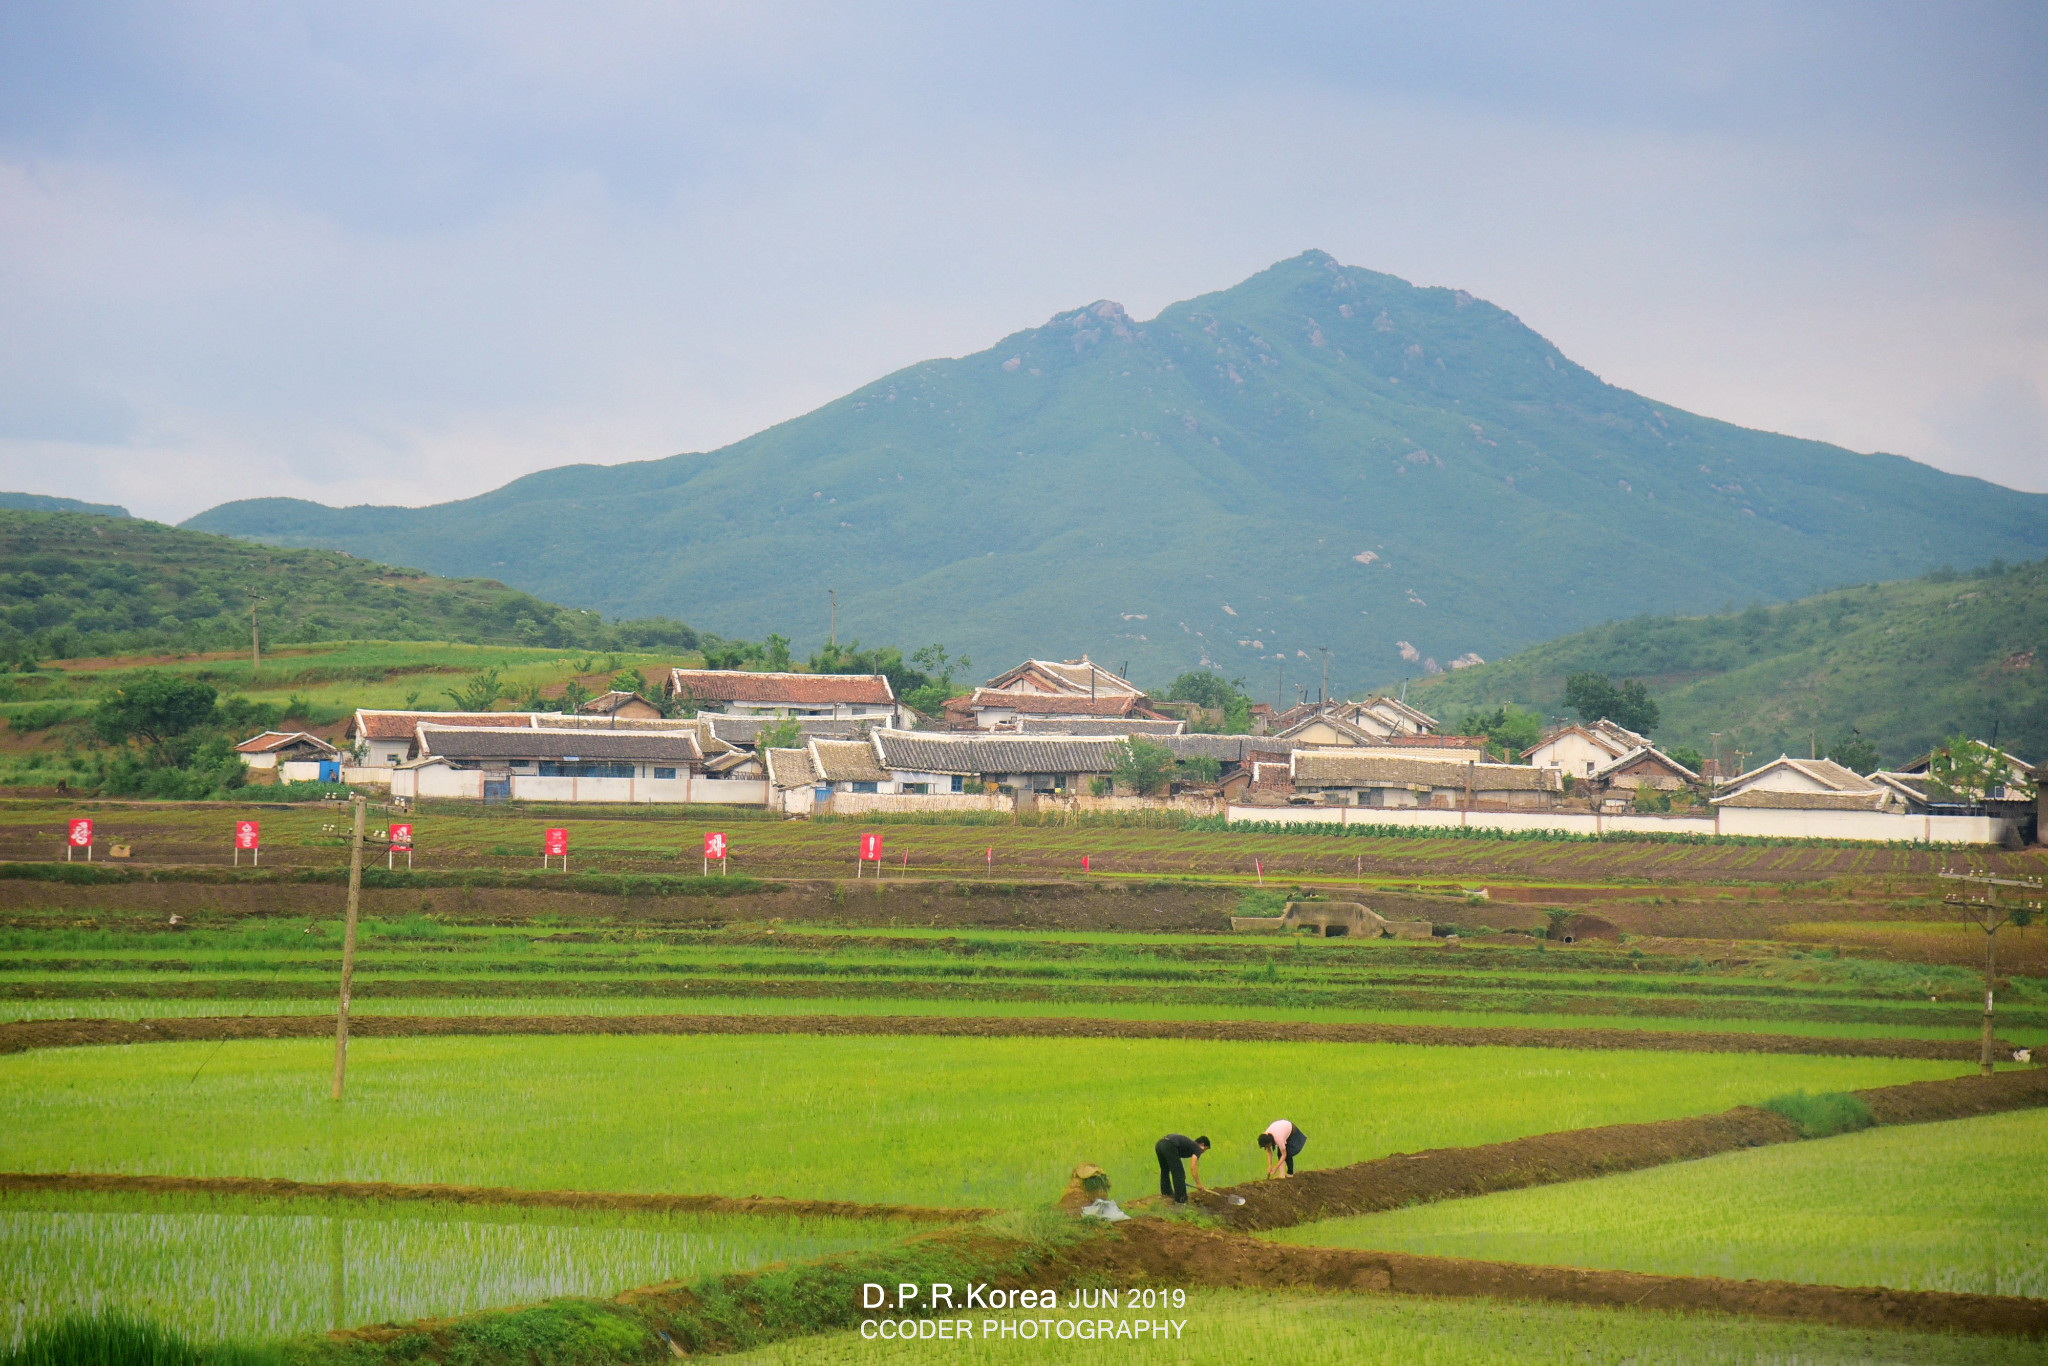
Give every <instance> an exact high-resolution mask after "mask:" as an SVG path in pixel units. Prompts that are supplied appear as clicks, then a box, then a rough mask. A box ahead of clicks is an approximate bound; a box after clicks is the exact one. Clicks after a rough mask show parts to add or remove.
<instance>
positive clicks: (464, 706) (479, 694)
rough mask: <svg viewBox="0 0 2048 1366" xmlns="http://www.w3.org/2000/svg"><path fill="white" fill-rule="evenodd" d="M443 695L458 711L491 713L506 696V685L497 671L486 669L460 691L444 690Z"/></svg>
mask: <svg viewBox="0 0 2048 1366" xmlns="http://www.w3.org/2000/svg"><path fill="white" fill-rule="evenodd" d="M441 693H442V695H443V696H445V697H446V698H447V699H448V700H449V701H450V702H453V703H454V704H455V710H457V711H489V710H490V709H491V708H492V707H494V706H496V705H497V703H498V699H499V698H501V697H503V696H504V695H505V684H504V682H503V681H502V680H501V679H500V678H499V677H498V671H497V670H496V669H485V670H484V671H483V672H482V673H480V674H478V675H477V676H476V677H475V678H472V679H470V680H469V682H467V683H465V684H463V685H462V687H461V688H460V689H456V688H443V689H442V690H441Z"/></svg>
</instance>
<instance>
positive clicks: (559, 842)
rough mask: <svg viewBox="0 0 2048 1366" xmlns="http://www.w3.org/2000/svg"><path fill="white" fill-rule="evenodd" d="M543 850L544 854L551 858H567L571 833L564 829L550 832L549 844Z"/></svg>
mask: <svg viewBox="0 0 2048 1366" xmlns="http://www.w3.org/2000/svg"><path fill="white" fill-rule="evenodd" d="M541 848H542V852H543V853H546V854H549V855H551V856H552V855H554V854H560V855H562V856H563V857H564V858H567V857H568V854H569V832H568V831H567V830H562V829H554V830H550V831H548V842H547V843H546V844H545V845H543V846H542V847H541Z"/></svg>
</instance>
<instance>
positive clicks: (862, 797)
mask: <svg viewBox="0 0 2048 1366" xmlns="http://www.w3.org/2000/svg"><path fill="white" fill-rule="evenodd" d="M816 809H817V811H818V812H820V813H823V814H830V815H834V816H870V815H884V814H888V813H891V812H933V813H945V812H960V811H1001V812H1006V813H1007V812H1009V811H1012V810H1014V809H1015V804H1014V803H1013V801H1012V800H1011V799H1010V798H1008V797H1004V796H1001V795H999V794H995V793H987V794H984V793H979V792H961V793H952V792H947V793H936V792H935V793H933V794H931V795H930V796H919V795H918V794H917V793H915V792H835V793H833V794H832V797H831V799H830V800H829V801H827V802H825V803H823V804H822V805H820V806H818V807H817V808H816Z"/></svg>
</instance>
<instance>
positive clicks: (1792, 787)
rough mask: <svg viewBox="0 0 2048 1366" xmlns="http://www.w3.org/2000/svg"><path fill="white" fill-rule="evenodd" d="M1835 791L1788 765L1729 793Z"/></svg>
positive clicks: (1852, 813)
mask: <svg viewBox="0 0 2048 1366" xmlns="http://www.w3.org/2000/svg"><path fill="white" fill-rule="evenodd" d="M1834 790H1835V789H1834V788H1832V787H1829V786H1828V785H1827V784H1826V783H1822V782H1818V781H1816V780H1814V779H1813V778H1810V777H1808V776H1807V775H1806V774H1804V773H1801V772H1800V771H1799V770H1798V769H1796V768H1794V767H1792V766H1791V765H1790V764H1786V765H1785V766H1784V767H1783V768H1774V769H1772V770H1771V771H1770V772H1769V773H1766V774H1765V775H1764V776H1763V777H1761V778H1758V779H1757V780H1756V781H1754V782H1748V783H1743V784H1742V785H1741V786H1739V787H1730V788H1729V789H1728V793H1729V795H1731V796H1732V795H1733V794H1735V793H1737V792H1833V791H1834ZM1850 814H1851V815H1854V814H1855V813H1854V812H1851V813H1850Z"/></svg>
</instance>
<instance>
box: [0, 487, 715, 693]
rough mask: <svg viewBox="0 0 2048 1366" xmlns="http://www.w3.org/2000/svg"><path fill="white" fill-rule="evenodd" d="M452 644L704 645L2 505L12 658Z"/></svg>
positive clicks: (263, 553) (518, 600) (327, 555)
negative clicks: (255, 632)
mask: <svg viewBox="0 0 2048 1366" xmlns="http://www.w3.org/2000/svg"><path fill="white" fill-rule="evenodd" d="M252 597H253V598H260V599H261V601H260V603H259V605H258V608H257V610H258V613H259V614H260V625H261V630H262V638H263V641H264V643H265V644H266V645H270V644H276V645H283V644H288V643H293V642H299V641H312V640H346V639H356V640H365V639H367V640H437V641H438V640H446V641H462V642H468V643H471V644H494V645H497V644H522V645H543V646H565V647H574V648H581V649H603V650H616V649H650V648H657V647H664V646H666V647H672V648H675V649H679V650H687V649H694V648H696V646H697V644H698V639H697V633H696V632H694V631H692V630H691V629H690V628H689V627H687V626H685V625H683V624H682V623H681V622H679V621H629V622H613V623H607V622H605V621H604V620H603V619H602V618H600V617H599V616H598V615H597V614H596V613H595V612H589V611H574V610H571V609H569V608H565V607H557V606H555V605H554V604H553V603H550V602H542V601H541V600H540V599H538V598H536V597H533V596H532V595H531V594H527V593H521V592H519V591H517V590H515V589H511V588H507V587H506V586H505V585H504V584H502V583H495V582H492V581H489V580H480V579H442V578H435V577H433V576H431V575H427V574H421V573H419V572H417V571H415V570H410V569H392V568H390V567H388V566H386V565H381V564H372V563H369V562H367V561H364V560H358V559H354V558H352V557H351V556H349V555H347V554H343V553H340V552H336V551H332V550H281V549H278V548H276V547H273V546H265V545H252V544H250V543H249V542H248V541H244V540H234V539H230V538H229V537H226V536H210V535H206V534H204V533H201V532H197V531H183V530H179V529H176V528H173V527H167V526H164V525H162V524H161V523H159V522H147V521H139V520H134V519H124V520H118V521H117V520H114V519H110V518H107V517H95V516H85V515H82V514H79V513H69V512H56V513H50V512H13V511H0V660H6V661H10V662H12V661H15V660H19V659H22V658H24V657H31V658H43V659H47V658H58V659H63V658H73V657H78V656H86V655H103V654H123V653H129V652H134V651H144V650H148V651H157V650H177V651H182V652H190V653H201V652H205V651H208V650H233V649H246V648H247V647H248V644H249V605H250V599H251V598H252Z"/></svg>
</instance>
